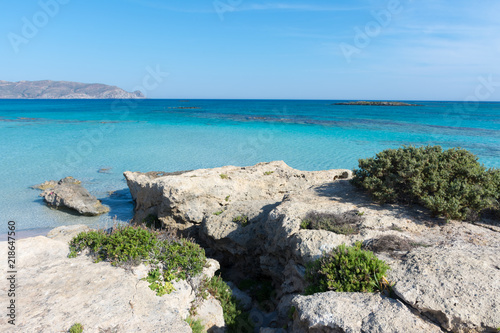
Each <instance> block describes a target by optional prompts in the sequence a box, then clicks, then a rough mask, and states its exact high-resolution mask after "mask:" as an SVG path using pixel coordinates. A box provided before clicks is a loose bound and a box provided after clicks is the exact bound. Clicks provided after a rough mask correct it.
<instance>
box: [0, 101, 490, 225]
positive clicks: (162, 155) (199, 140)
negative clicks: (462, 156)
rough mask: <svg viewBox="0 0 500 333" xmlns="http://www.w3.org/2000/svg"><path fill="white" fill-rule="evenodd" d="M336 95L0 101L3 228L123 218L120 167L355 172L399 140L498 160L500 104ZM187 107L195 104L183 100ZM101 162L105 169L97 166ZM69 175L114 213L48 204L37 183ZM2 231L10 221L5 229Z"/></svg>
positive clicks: (125, 203)
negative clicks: (280, 165) (394, 101)
mask: <svg viewBox="0 0 500 333" xmlns="http://www.w3.org/2000/svg"><path fill="white" fill-rule="evenodd" d="M334 102H335V101H281V100H278V101H270V100H265V101H255V100H251V101H245V100H190V101H179V100H142V101H107V100H88V101H86V100H69V101H65V100H57V101H40V100H0V142H1V146H0V147H1V148H0V149H1V156H2V157H1V160H0V183H1V185H2V187H1V188H2V197H1V201H0V207H1V211H2V218H3V219H4V221H5V223H3V225H4V227H1V228H0V234H1V233H4V232H5V231H6V224H7V221H9V220H14V221H16V223H17V228H18V230H28V229H34V228H50V227H56V226H59V225H67V224H78V223H85V224H88V225H90V226H93V227H95V226H101V227H102V226H110V225H111V224H112V223H113V222H112V219H113V217H114V216H116V219H117V220H120V221H127V220H129V219H130V218H131V217H132V214H133V203H132V201H131V197H130V193H129V192H128V189H127V185H126V182H125V180H124V178H123V175H122V173H123V172H124V171H126V170H131V171H152V170H156V171H177V170H188V169H197V168H210V167H218V166H223V165H227V164H232V165H242V166H244V165H253V164H255V163H258V162H262V161H273V160H284V161H285V162H286V163H287V164H288V165H290V166H292V167H294V168H297V169H302V170H321V169H335V168H349V169H352V168H354V167H355V166H356V165H357V160H358V159H359V158H366V157H370V156H373V155H374V154H375V153H377V152H379V151H381V150H383V149H386V148H396V147H399V146H401V145H403V144H416V145H426V144H439V145H442V146H443V147H446V148H449V147H455V146H460V147H463V148H467V149H469V150H471V151H472V152H474V153H475V154H477V155H478V157H479V159H480V162H481V163H483V164H485V165H486V166H487V167H500V103H481V104H479V106H477V107H473V106H470V105H463V104H462V103H459V102H416V103H418V104H421V105H422V106H413V107H383V106H378V107H377V106H341V105H332V103H334ZM186 107H195V108H194V109H193V108H190V109H187V108H186ZM99 171H101V172H99ZM65 176H73V177H75V178H77V179H80V180H82V182H83V185H84V186H85V187H86V188H87V189H89V191H90V192H91V193H93V194H94V195H96V196H97V197H98V198H99V199H101V200H102V201H103V202H104V203H105V204H107V205H109V206H110V207H111V212H110V213H109V214H106V215H103V216H100V217H79V216H74V215H69V214H67V213H64V212H59V211H56V210H52V209H49V208H47V207H46V206H45V205H44V204H43V202H42V200H41V198H39V197H38V195H39V193H40V191H38V190H33V189H31V188H30V186H32V185H35V184H39V183H42V182H43V181H45V180H49V179H60V178H63V177H65ZM4 229H5V230H4Z"/></svg>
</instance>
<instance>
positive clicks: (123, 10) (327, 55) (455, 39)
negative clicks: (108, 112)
mask: <svg viewBox="0 0 500 333" xmlns="http://www.w3.org/2000/svg"><path fill="white" fill-rule="evenodd" d="M0 6H1V10H0V60H1V61H0V80H5V81H21V80H64V81H77V82H85V83H105V84H109V85H116V86H119V87H121V88H123V89H125V90H127V91H132V90H141V91H143V93H144V94H145V95H146V96H147V97H148V98H182V99H188V98H190V99H195V98H202V99H205V98H206V99H211V98H214V99H371V100H385V99H388V100H454V101H466V100H479V101H500V61H499V60H498V59H500V20H499V19H498V16H499V14H500V1H498V0H482V1H466V0H446V1H445V0H418V1H416V0H389V1H372V0H349V1H332V0H330V1H320V0H308V1H306V0H290V1H286V2H285V1H280V0H276V1H274V0H271V1H254V0H190V1H185V0H184V1H181V0H170V1H165V0H105V1H103V0H100V1H98V0H85V1H76V0H40V1H31V0H30V1H28V0H23V1H8V0H0Z"/></svg>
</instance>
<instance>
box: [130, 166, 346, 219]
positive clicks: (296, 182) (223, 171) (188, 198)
mask: <svg viewBox="0 0 500 333" xmlns="http://www.w3.org/2000/svg"><path fill="white" fill-rule="evenodd" d="M157 174H161V173H155V174H154V175H152V174H148V173H141V172H129V171H127V172H125V173H124V176H125V178H126V179H127V184H128V186H129V188H130V193H131V194H132V197H133V198H134V200H136V215H135V217H134V219H135V220H136V221H139V222H141V221H142V219H144V218H146V217H147V216H148V215H149V214H154V215H156V216H158V218H159V219H160V220H162V221H163V222H164V223H165V224H167V225H173V224H175V225H176V227H179V228H182V224H185V225H186V226H190V225H192V224H201V223H202V222H203V220H204V218H205V217H206V216H208V215H213V214H214V213H216V212H219V211H221V210H224V208H225V206H228V205H231V204H233V203H236V202H239V201H253V200H263V201H271V202H278V201H281V200H282V199H283V195H284V194H285V193H289V192H291V191H301V190H303V189H305V188H308V187H311V186H314V185H318V184H322V183H325V182H328V181H331V180H333V179H334V178H336V177H337V178H338V177H348V175H349V174H350V171H349V170H327V171H314V172H309V171H300V170H295V169H293V168H291V167H289V166H288V165H286V164H285V163H284V162H283V161H277V162H270V163H259V164H257V165H254V166H250V167H236V166H225V167H221V168H215V169H200V170H194V171H190V172H185V173H182V174H177V175H171V174H166V175H165V176H157Z"/></svg>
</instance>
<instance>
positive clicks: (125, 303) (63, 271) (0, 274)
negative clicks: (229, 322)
mask: <svg viewBox="0 0 500 333" xmlns="http://www.w3.org/2000/svg"><path fill="white" fill-rule="evenodd" d="M6 251H7V244H6V242H0V255H1V256H2V257H3V258H6V257H7V253H6ZM68 252H69V250H68V245H67V244H66V243H65V242H62V241H59V240H54V239H49V238H47V237H43V236H39V237H34V238H27V239H21V240H18V241H17V242H16V254H17V258H16V269H17V275H16V279H17V280H16V297H15V300H16V326H15V328H14V327H13V326H12V325H10V324H8V323H7V319H8V318H7V317H6V316H5V315H2V316H0V331H1V332H16V333H17V332H66V331H67V330H68V329H69V328H70V327H71V325H73V324H74V323H77V322H79V323H81V324H83V326H84V328H85V329H84V332H86V333H87V332H88V333H94V332H95V333H97V332H100V330H107V329H113V328H117V329H118V332H176V333H181V332H191V329H190V328H189V325H188V324H187V323H186V322H185V321H184V320H183V318H186V317H187V316H188V310H189V308H190V306H191V301H192V300H193V299H194V295H193V292H192V289H191V287H190V286H189V285H188V284H187V283H186V282H184V281H181V282H179V283H176V284H174V285H175V287H176V289H177V290H176V291H175V292H173V293H172V294H170V295H165V296H163V297H158V296H156V294H155V293H154V292H153V291H152V290H150V289H149V286H148V283H147V282H146V281H141V280H139V279H138V277H137V276H136V275H135V274H133V273H132V272H130V271H126V270H124V269H123V268H118V267H113V266H111V265H110V264H109V263H104V262H102V263H98V264H95V263H93V262H92V261H91V260H90V258H88V257H86V256H79V257H78V258H74V259H70V258H67V255H68ZM0 279H1V280H2V281H6V279H7V274H6V270H4V269H2V270H1V271H0ZM0 293H1V297H2V304H3V305H5V304H7V302H8V299H7V283H2V284H1V290H0ZM109 332H112V331H109Z"/></svg>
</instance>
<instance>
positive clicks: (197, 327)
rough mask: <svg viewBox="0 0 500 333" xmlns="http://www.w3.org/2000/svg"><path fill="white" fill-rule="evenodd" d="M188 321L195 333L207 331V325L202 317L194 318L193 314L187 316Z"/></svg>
mask: <svg viewBox="0 0 500 333" xmlns="http://www.w3.org/2000/svg"><path fill="white" fill-rule="evenodd" d="M186 323H188V324H189V327H191V330H192V331H193V333H205V332H206V331H205V327H204V326H203V324H202V322H201V320H200V319H194V318H192V317H191V316H190V317H187V318H186Z"/></svg>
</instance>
